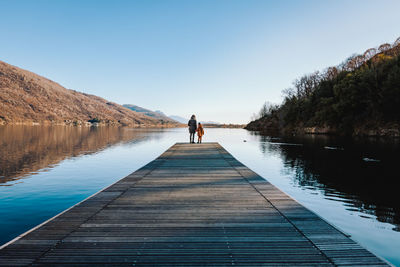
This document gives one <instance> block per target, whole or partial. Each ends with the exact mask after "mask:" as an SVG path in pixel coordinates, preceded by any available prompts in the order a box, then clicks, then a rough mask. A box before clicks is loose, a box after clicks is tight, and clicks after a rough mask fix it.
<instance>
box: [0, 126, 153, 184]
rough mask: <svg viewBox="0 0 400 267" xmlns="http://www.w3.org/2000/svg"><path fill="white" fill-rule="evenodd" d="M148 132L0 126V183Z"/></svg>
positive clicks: (137, 138)
mask: <svg viewBox="0 0 400 267" xmlns="http://www.w3.org/2000/svg"><path fill="white" fill-rule="evenodd" d="M149 131H151V130H145V129H128V128H118V127H68V126H67V127H66V126H54V127H32V126H11V125H10V126H0V136H1V138H0V184H2V183H5V182H8V181H12V180H16V179H20V178H22V177H23V176H25V175H27V174H30V173H32V172H34V171H37V170H39V169H43V168H46V167H48V166H50V165H53V164H56V163H58V162H60V161H62V160H64V159H66V158H68V157H75V156H79V155H82V154H91V153H95V152H97V151H99V150H102V149H104V148H107V147H109V146H111V145H114V144H117V143H120V142H131V141H140V140H144V139H147V138H149V137H151V136H153V137H154V136H157V135H151V134H149Z"/></svg>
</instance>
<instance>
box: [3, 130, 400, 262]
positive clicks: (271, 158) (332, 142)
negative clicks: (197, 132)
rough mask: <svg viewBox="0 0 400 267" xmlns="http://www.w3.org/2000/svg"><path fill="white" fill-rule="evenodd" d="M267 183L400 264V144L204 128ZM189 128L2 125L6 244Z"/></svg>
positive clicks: (131, 168)
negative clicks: (399, 188)
mask: <svg viewBox="0 0 400 267" xmlns="http://www.w3.org/2000/svg"><path fill="white" fill-rule="evenodd" d="M205 132H206V133H205V136H204V139H203V141H205V142H207V141H209V142H219V143H220V144H221V145H222V146H223V147H225V148H226V149H227V150H228V151H229V152H230V153H231V154H232V155H233V156H234V157H236V158H237V159H238V160H239V161H241V162H242V163H244V164H245V165H247V166H248V167H249V168H251V169H252V170H254V171H255V172H257V173H258V174H260V175H261V176H262V177H264V178H265V179H267V180H268V181H269V182H271V183H272V184H274V185H275V186H277V187H278V188H280V189H281V190H282V191H284V192H285V193H287V194H288V195H290V196H291V197H293V198H294V199H296V200H297V201H298V202H300V203H301V204H303V205H304V206H306V207H307V208H309V209H311V210H312V211H314V212H315V213H317V214H318V215H319V216H321V217H322V218H324V219H325V220H327V221H328V222H330V223H331V224H333V225H335V226H336V227H337V228H339V229H341V230H342V231H343V232H345V233H347V234H349V235H351V237H352V238H353V239H354V240H356V241H357V242H359V243H360V244H361V245H362V246H364V247H366V248H367V249H369V250H370V251H372V252H374V253H375V254H377V255H379V256H381V257H383V258H385V259H386V260H388V261H390V262H391V263H393V264H394V265H397V266H400V253H399V252H400V201H399V198H398V187H397V186H396V182H397V180H398V179H399V177H400V176H399V174H398V166H400V143H399V140H384V139H373V138H369V139H365V138H364V139H343V138H336V137H329V136H315V135H314V136H303V137H290V138H288V137H269V136H262V135H259V134H257V133H254V132H249V131H246V130H244V129H217V128H210V129H205ZM188 139H189V135H188V132H187V129H183V128H173V129H130V128H115V127H82V128H80V127H64V126H54V127H41V126H0V244H4V243H6V242H8V241H10V240H11V239H13V238H15V237H16V236H18V235H19V234H21V233H23V232H25V231H27V230H29V229H30V228H32V227H34V226H36V225H37V224H39V223H41V222H43V221H45V220H47V219H49V218H51V217H52V216H54V215H56V214H57V213H59V212H61V211H63V210H65V209H66V208H68V207H70V206H72V205H74V204H75V203H77V202H79V201H81V200H83V199H85V198H86V197H88V196H90V195H91V194H93V193H95V192H97V191H99V190H101V189H102V188H104V187H106V186H108V185H110V184H111V183H113V182H115V181H117V180H119V179H121V178H123V177H125V176H126V175H128V174H130V173H132V172H133V171H135V170H137V169H138V168H140V167H141V166H143V165H145V164H146V163H148V162H149V161H151V160H153V159H155V158H156V157H158V156H159V155H160V154H161V153H162V152H163V151H165V150H166V149H168V148H169V147H170V146H172V145H173V144H174V143H175V142H187V141H188Z"/></svg>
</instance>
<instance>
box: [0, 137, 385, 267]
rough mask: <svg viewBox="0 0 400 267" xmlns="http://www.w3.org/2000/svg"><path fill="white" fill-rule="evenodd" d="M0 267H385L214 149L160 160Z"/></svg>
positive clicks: (12, 248)
mask: <svg viewBox="0 0 400 267" xmlns="http://www.w3.org/2000/svg"><path fill="white" fill-rule="evenodd" d="M0 265H4V266H12V265H17V266H23V265H30V266H54V265H57V266H90V265H92V266H122V265H130V266H132V265H161V266H167V265H172V266H176V265H182V266H188V265H201V266H207V265H210V266H216V265H245V266H332V265H341V266H346V265H358V266H360V265H371V266H381V265H386V263H385V262H383V261H382V260H381V259H379V258H378V257H376V256H375V255H373V254H371V253H370V252H369V251H367V250H365V249H364V248H362V247H360V246H359V245H358V244H357V243H356V242H354V241H353V240H351V239H350V238H349V237H347V236H346V235H344V234H343V233H342V232H340V231H338V230H337V229H336V228H334V227H333V226H331V225H330V224H328V223H327V222H325V221H324V220H322V219H321V218H319V217H318V216H317V215H316V214H314V213H313V212H311V211H309V210H308V209H306V208H305V207H303V206H302V205H300V204H299V203H297V202H296V201H294V200H293V199H291V198H290V197H289V196H287V195H286V194H284V193H283V192H281V191H280V190H279V189H277V188H276V187H274V186H273V185H271V184H270V183H268V182H267V181H266V180H265V179H263V178H262V177H260V176H258V175H257V174H256V173H254V172H253V171H251V170H250V169H248V168H247V167H245V166H244V165H243V164H241V163H240V162H239V161H237V160H236V159H234V158H233V157H232V155H230V154H229V153H228V152H227V151H226V150H225V149H223V148H222V147H221V146H220V145H219V144H217V143H204V144H183V143H177V144H175V145H174V146H172V147H171V148H170V149H168V150H167V151H166V152H164V153H163V154H162V155H161V156H160V157H159V158H157V159H156V160H154V161H152V162H150V163H149V164H147V165H146V166H144V167H143V168H141V169H139V170H138V171H136V172H134V173H132V174H130V175H129V176H127V177H125V178H123V179H121V180H120V181H118V182H117V183H115V184H113V185H111V186H109V187H108V188H106V189H104V190H102V191H100V192H99V193H97V194H95V195H93V196H92V197H90V198H88V199H86V200H85V201H83V202H81V203H79V204H77V205H75V206H74V207H72V208H70V209H69V210H67V211H66V212H64V213H61V214H59V215H58V216H56V217H55V218H52V219H51V220H49V221H47V222H46V223H44V224H42V225H40V226H39V227H36V228H35V229H33V230H31V231H29V232H27V233H25V234H24V235H22V236H21V237H20V238H18V239H16V240H14V241H12V242H10V243H9V244H7V245H6V246H3V247H2V249H0Z"/></svg>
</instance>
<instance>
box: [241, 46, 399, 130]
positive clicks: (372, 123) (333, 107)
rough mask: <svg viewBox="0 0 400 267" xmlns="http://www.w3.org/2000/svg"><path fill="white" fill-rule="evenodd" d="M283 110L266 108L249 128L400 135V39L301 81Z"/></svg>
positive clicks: (287, 92)
mask: <svg viewBox="0 0 400 267" xmlns="http://www.w3.org/2000/svg"><path fill="white" fill-rule="evenodd" d="M284 95H285V99H284V101H283V103H282V104H281V105H276V106H269V107H268V106H267V105H264V106H263V107H262V109H261V110H260V113H259V118H257V119H256V120H254V121H252V122H250V123H249V124H248V125H247V126H246V129H248V130H258V131H264V132H269V131H275V132H276V131H279V132H281V133H290V134H291V133H321V134H340V135H366V136H397V137H399V136H400V109H399V107H400V38H399V39H397V40H396V41H395V42H394V43H393V44H382V45H380V46H379V47H378V48H371V49H368V50H367V51H365V53H363V54H362V55H354V56H351V57H350V58H348V59H347V60H346V61H344V62H343V63H342V64H340V65H339V66H335V67H329V68H327V69H326V70H324V71H322V72H318V71H317V72H314V73H311V74H308V75H304V76H303V77H301V78H299V79H297V80H295V81H294V83H293V88H289V89H286V90H285V91H284Z"/></svg>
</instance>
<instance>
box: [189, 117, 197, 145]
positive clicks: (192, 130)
mask: <svg viewBox="0 0 400 267" xmlns="http://www.w3.org/2000/svg"><path fill="white" fill-rule="evenodd" d="M188 126H189V133H190V143H194V134H195V133H196V130H197V121H196V116H195V115H192V117H190V120H189V122H188Z"/></svg>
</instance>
